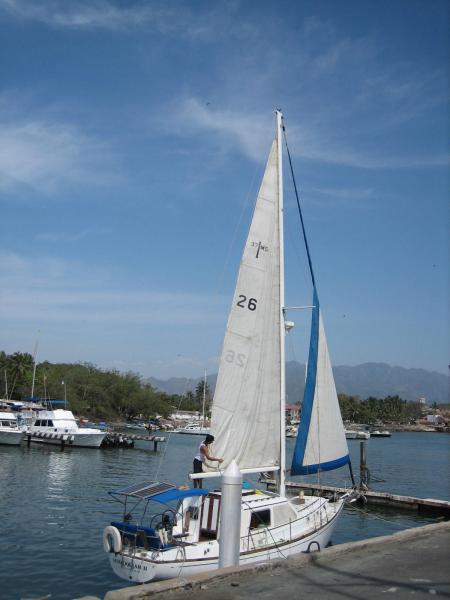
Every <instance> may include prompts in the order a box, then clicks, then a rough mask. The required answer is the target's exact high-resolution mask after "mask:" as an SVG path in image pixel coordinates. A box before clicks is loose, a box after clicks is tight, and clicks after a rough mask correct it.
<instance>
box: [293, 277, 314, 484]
mask: <svg viewBox="0 0 450 600" xmlns="http://www.w3.org/2000/svg"><path fill="white" fill-rule="evenodd" d="M313 306H314V308H313V310H312V317H311V337H310V342H309V356H308V372H307V374H306V384H305V392H304V394H303V403H302V413H301V420H300V427H299V428H298V434H297V440H296V442H295V450H294V456H293V457H292V465H291V475H301V474H302V469H303V459H304V456H305V449H306V442H307V439H308V431H309V424H310V422H311V414H312V407H313V403H314V394H315V392H316V377H317V353H318V349H319V311H320V308H319V297H318V296H317V290H316V288H315V286H314V294H313Z"/></svg>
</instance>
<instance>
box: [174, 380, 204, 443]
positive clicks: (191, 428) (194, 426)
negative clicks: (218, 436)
mask: <svg viewBox="0 0 450 600" xmlns="http://www.w3.org/2000/svg"><path fill="white" fill-rule="evenodd" d="M205 408H206V371H205V377H204V380H203V408H202V420H201V422H200V423H201V424H199V423H188V424H187V425H186V426H185V427H178V428H177V429H174V431H173V433H184V434H189V435H207V434H208V433H211V427H205Z"/></svg>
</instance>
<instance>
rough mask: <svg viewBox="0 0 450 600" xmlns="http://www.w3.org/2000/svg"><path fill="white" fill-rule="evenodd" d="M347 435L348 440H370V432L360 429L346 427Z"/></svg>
mask: <svg viewBox="0 0 450 600" xmlns="http://www.w3.org/2000/svg"><path fill="white" fill-rule="evenodd" d="M345 437H346V438H347V439H348V440H368V439H369V438H370V433H369V432H368V431H362V430H359V429H346V430H345Z"/></svg>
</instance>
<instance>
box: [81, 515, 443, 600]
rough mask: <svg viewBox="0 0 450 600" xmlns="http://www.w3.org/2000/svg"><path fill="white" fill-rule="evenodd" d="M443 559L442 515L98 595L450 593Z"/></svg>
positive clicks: (193, 597)
mask: <svg viewBox="0 0 450 600" xmlns="http://www.w3.org/2000/svg"><path fill="white" fill-rule="evenodd" d="M449 564H450V522H443V523H438V524H433V525H426V526H424V527H417V528H414V529H407V530H406V531H401V532H399V533H395V534H393V535H388V536H383V537H378V538H372V539H369V540H363V541H359V542H350V543H347V544H340V545H338V546H334V547H331V548H326V549H325V550H322V551H321V552H318V553H314V554H299V555H297V556H295V557H292V558H289V559H287V560H279V561H272V562H271V563H267V564H260V565H255V566H253V567H245V568H244V567H237V568H234V567H230V568H227V569H221V570H218V571H214V572H211V573H210V574H205V575H197V576H193V577H187V578H184V579H182V580H170V581H165V582H157V583H153V584H151V583H150V584H145V585H140V586H134V587H128V588H123V589H121V590H116V591H111V592H108V593H107V594H106V596H105V599H104V600H145V599H147V598H155V600H169V599H170V600H247V599H249V598H258V600H269V599H272V598H299V597H301V598H306V597H314V598H320V599H321V600H322V599H324V600H342V599H345V598H350V599H351V600H375V599H379V598H390V597H394V598H396V600H398V599H400V600H403V599H406V598H408V599H409V598H411V597H414V598H416V599H418V598H430V596H438V597H444V598H450V572H449V569H448V565H449ZM86 600H87V599H86Z"/></svg>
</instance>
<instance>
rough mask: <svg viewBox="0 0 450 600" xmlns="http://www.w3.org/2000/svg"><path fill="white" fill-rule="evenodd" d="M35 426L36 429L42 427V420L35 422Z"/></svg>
mask: <svg viewBox="0 0 450 600" xmlns="http://www.w3.org/2000/svg"><path fill="white" fill-rule="evenodd" d="M35 426H36V427H40V426H41V420H40V419H38V420H37V421H36V422H35Z"/></svg>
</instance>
